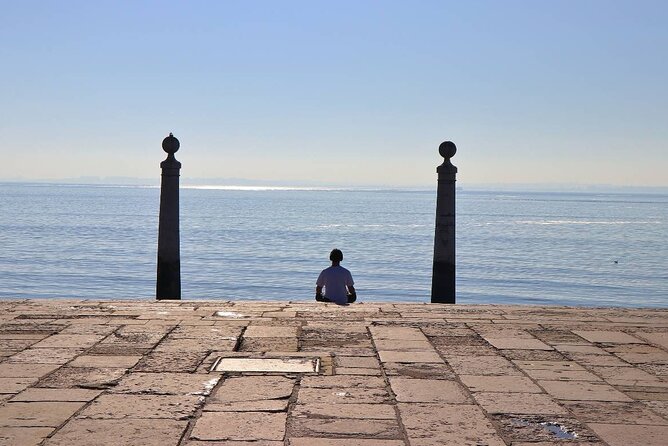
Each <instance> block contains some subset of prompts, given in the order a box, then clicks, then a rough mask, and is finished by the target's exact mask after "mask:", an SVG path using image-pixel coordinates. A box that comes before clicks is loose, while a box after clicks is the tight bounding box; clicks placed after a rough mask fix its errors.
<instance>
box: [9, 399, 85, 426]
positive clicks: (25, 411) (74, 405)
mask: <svg viewBox="0 0 668 446" xmlns="http://www.w3.org/2000/svg"><path fill="white" fill-rule="evenodd" d="M84 404H85V403H83V402H43V401H40V402H25V403H23V402H17V403H14V402H10V403H7V404H5V405H4V406H0V425H2V426H14V427H16V426H26V427H58V426H60V425H61V424H62V423H63V422H64V421H65V420H67V419H68V418H70V417H71V416H72V415H74V413H75V412H76V411H78V410H79V409H81V407H83V405H84Z"/></svg>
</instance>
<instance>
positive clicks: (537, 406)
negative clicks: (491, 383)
mask: <svg viewBox="0 0 668 446" xmlns="http://www.w3.org/2000/svg"><path fill="white" fill-rule="evenodd" d="M473 398H475V401H476V402H477V403H478V404H479V405H480V406H481V407H482V408H483V409H485V411H486V412H487V413H490V414H500V413H505V414H534V415H539V414H545V415H547V414H559V415H565V414H567V413H568V411H567V410H566V409H565V408H564V407H562V406H560V405H559V404H558V403H557V402H556V401H554V400H553V399H552V398H551V397H550V396H549V395H546V394H544V393H512V392H478V393H474V394H473Z"/></svg>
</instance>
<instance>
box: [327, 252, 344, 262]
mask: <svg viewBox="0 0 668 446" xmlns="http://www.w3.org/2000/svg"><path fill="white" fill-rule="evenodd" d="M329 260H331V261H332V262H335V263H339V262H341V260H343V253H342V252H341V250H340V249H332V252H330V253H329Z"/></svg>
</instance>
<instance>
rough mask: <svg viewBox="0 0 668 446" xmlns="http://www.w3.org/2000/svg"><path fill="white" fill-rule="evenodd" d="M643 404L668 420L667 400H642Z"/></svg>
mask: <svg viewBox="0 0 668 446" xmlns="http://www.w3.org/2000/svg"><path fill="white" fill-rule="evenodd" d="M643 404H644V405H645V406H647V407H649V408H650V409H652V410H653V411H654V412H656V413H657V414H659V415H661V416H662V417H663V418H664V419H666V420H668V401H643Z"/></svg>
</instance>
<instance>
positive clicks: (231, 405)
mask: <svg viewBox="0 0 668 446" xmlns="http://www.w3.org/2000/svg"><path fill="white" fill-rule="evenodd" d="M288 403H289V400H287V399H280V400H257V401H233V402H225V403H223V402H220V401H218V400H216V399H213V398H211V399H209V401H207V402H206V405H205V406H204V407H203V408H202V410H204V411H206V412H286V411H287V410H288Z"/></svg>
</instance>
